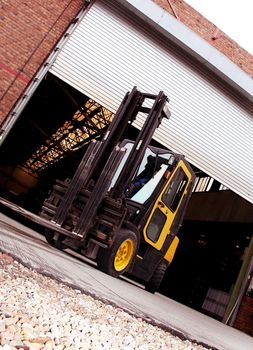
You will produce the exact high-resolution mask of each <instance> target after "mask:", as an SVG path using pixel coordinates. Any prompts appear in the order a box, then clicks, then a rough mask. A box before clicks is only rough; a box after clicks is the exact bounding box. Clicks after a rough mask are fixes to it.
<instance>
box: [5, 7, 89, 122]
mask: <svg viewBox="0 0 253 350" xmlns="http://www.w3.org/2000/svg"><path fill="white" fill-rule="evenodd" d="M83 4H84V1H83V0H61V1H58V0H45V1H40V0H33V1H26V0H19V1H16V0H1V2H0V43H1V45H0V81H1V84H0V124H1V122H2V121H3V120H4V119H5V117H6V115H7V114H8V112H9V111H10V110H11V108H12V107H13V105H14V104H15V102H16V101H17V99H18V98H19V96H20V95H21V93H22V92H23V91H24V89H25V88H26V87H27V85H28V83H29V81H30V80H31V78H32V77H33V76H34V74H35V73H36V71H37V70H38V69H39V67H40V66H41V64H42V63H43V61H44V60H45V58H46V57H47V56H48V55H49V53H50V52H51V51H52V48H53V47H54V45H55V44H56V43H57V41H58V40H59V38H60V37H61V35H62V34H63V33H64V31H65V30H66V28H67V27H68V25H69V23H70V22H71V21H72V19H73V18H74V17H75V16H76V14H77V13H78V11H79V10H80V9H81V8H82V6H83Z"/></svg>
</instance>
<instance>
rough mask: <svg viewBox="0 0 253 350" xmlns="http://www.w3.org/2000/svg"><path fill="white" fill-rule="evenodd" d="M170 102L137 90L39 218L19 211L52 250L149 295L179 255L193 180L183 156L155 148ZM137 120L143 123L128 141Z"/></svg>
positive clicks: (60, 183)
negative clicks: (135, 282)
mask: <svg viewBox="0 0 253 350" xmlns="http://www.w3.org/2000/svg"><path fill="white" fill-rule="evenodd" d="M167 103H168V98H167V96H166V95H165V94H164V93H163V92H162V91H160V92H159V94H158V95H152V94H148V93H142V92H140V91H138V90H137V88H136V87H135V88H133V90H132V91H131V92H129V93H127V94H126V96H125V98H124V99H123V101H122V103H121V105H120V107H119V109H118V111H117V112H116V114H115V116H114V118H113V120H112V122H111V123H110V125H109V126H108V127H107V128H106V130H104V132H103V135H102V136H101V138H100V140H96V141H94V142H90V144H89V146H88V147H87V149H86V151H85V153H84V155H83V158H82V159H81V161H80V163H79V166H78V168H77V170H76V172H75V174H74V176H73V177H72V179H67V180H65V181H60V180H57V181H56V183H55V185H54V186H53V188H52V190H51V191H50V193H49V196H48V198H47V199H45V201H44V203H43V206H42V208H41V211H40V215H39V216H38V215H35V214H33V213H30V212H28V211H26V210H22V211H20V210H19V212H21V214H23V215H24V216H26V217H28V218H30V219H31V220H33V221H35V222H36V223H38V224H40V225H42V226H43V227H44V228H45V233H44V234H45V237H46V239H47V241H48V242H49V243H50V244H51V245H53V246H55V247H57V248H59V249H66V248H71V249H74V250H76V251H78V252H79V253H81V254H83V255H84V256H86V257H88V258H90V259H93V260H95V261H96V262H97V265H98V268H99V269H100V270H101V271H104V272H105V273H107V274H109V275H111V276H114V277H118V276H120V275H122V274H124V273H127V274H128V275H129V274H130V275H132V276H135V277H136V278H138V279H141V280H142V281H143V282H144V283H145V286H146V290H148V291H149V292H151V293H155V292H156V291H157V289H158V288H159V285H160V283H161V281H162V278H163V276H164V274H165V271H166V269H167V267H168V266H169V265H170V263H171V262H172V259H173V257H174V254H175V251H176V249H177V246H178V243H179V239H178V237H177V234H178V231H179V228H180V225H181V223H182V220H183V216H184V212H185V209H186V206H187V203H188V201H189V198H190V196H191V192H192V188H193V184H194V180H195V174H194V172H193V170H192V169H191V167H190V165H189V164H188V163H187V162H186V160H185V159H184V157H183V156H182V155H179V154H175V153H173V152H171V151H168V150H165V149H161V148H157V147H153V146H150V145H149V144H150V142H151V140H152V136H153V134H154V132H155V130H156V128H157V127H158V126H159V124H160V123H161V122H162V119H163V118H169V115H170V113H169V110H168V106H167ZM138 115H141V118H142V119H143V120H144V123H143V126H142V127H141V130H140V131H139V133H138V136H137V138H136V139H135V140H127V139H125V133H126V130H127V129H128V128H129V126H130V125H132V123H133V122H134V121H135V120H136V117H137V116H138ZM10 207H12V209H13V208H14V206H11V205H10ZM14 210H15V208H14ZM17 211H18V210H17Z"/></svg>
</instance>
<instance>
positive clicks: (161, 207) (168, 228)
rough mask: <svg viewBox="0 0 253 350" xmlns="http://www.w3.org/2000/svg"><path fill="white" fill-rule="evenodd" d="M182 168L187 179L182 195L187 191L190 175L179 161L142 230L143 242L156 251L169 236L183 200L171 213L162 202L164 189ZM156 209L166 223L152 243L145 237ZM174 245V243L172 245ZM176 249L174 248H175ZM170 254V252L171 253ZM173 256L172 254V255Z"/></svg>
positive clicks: (182, 162) (181, 161)
mask: <svg viewBox="0 0 253 350" xmlns="http://www.w3.org/2000/svg"><path fill="white" fill-rule="evenodd" d="M180 167H181V168H182V169H183V171H184V172H185V174H186V176H187V177H188V184H187V186H186V187H185V190H184V193H186V192H187V191H188V187H189V182H190V181H191V178H192V175H191V173H190V171H189V170H188V168H187V166H186V165H185V163H184V161H183V160H180V161H179V162H178V164H177V166H176V168H175V169H174V171H173V173H172V174H171V176H170V178H169V179H168V181H167V183H166V185H165V186H164V188H163V190H162V191H161V193H160V195H159V197H158V199H157V201H156V202H155V204H154V207H153V209H152V211H151V213H150V216H149V218H148V220H147V222H146V225H145V227H144V230H143V236H144V239H145V241H146V242H147V243H148V244H150V245H151V246H153V247H154V248H155V249H157V250H161V249H162V246H163V244H164V242H165V240H166V238H167V236H168V235H169V234H170V231H171V226H172V224H173V221H174V218H175V216H176V214H177V212H178V211H179V210H180V207H181V202H182V199H183V197H184V196H183V195H182V197H181V200H180V202H179V205H178V207H177V209H176V210H175V211H174V212H173V211H171V210H170V209H169V208H168V207H167V206H166V205H165V204H164V203H163V202H162V196H163V193H164V192H165V191H166V189H167V188H168V186H169V185H170V183H171V180H172V179H173V175H174V174H175V173H176V171H177V169H178V168H180ZM156 209H159V210H160V211H161V212H162V213H163V214H164V215H165V216H166V222H165V224H164V227H163V229H162V231H161V232H160V236H159V238H158V239H157V241H156V242H153V241H152V240H151V239H149V237H148V236H147V227H148V225H149V223H150V221H151V218H152V216H153V214H154V212H155V210H156ZM174 244H175V243H174ZM175 249H176V248H175ZM171 252H172V251H171ZM166 254H168V256H169V254H172V253H168V252H167V253H166ZM173 255H174V254H173Z"/></svg>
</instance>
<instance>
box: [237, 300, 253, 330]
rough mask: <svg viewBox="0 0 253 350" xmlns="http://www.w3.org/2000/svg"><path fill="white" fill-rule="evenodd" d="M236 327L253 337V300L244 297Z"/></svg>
mask: <svg viewBox="0 0 253 350" xmlns="http://www.w3.org/2000/svg"><path fill="white" fill-rule="evenodd" d="M234 327H235V328H237V329H239V330H240V331H242V332H244V333H247V334H248V335H251V336H253V298H251V297H249V296H247V295H245V296H244V298H243V300H242V303H241V305H240V309H239V312H238V314H237V317H236V321H235V324H234Z"/></svg>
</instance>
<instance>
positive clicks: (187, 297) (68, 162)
mask: <svg viewBox="0 0 253 350" xmlns="http://www.w3.org/2000/svg"><path fill="white" fill-rule="evenodd" d="M112 117H113V115H112V113H111V112H110V111H108V110H106V109H105V108H103V107H102V106H100V105H99V104H98V103H96V101H92V100H90V99H89V97H88V96H84V95H83V94H82V93H80V92H79V91H77V90H75V89H74V88H72V87H70V86H69V85H67V84H66V83H64V82H63V81H61V80H59V79H58V78H57V77H55V76H54V75H52V74H51V73H48V74H47V75H46V76H45V78H44V79H43V80H42V82H41V83H40V85H39V87H38V88H37V90H36V91H35V93H34V95H33V96H32V97H31V99H30V101H29V102H28V103H27V105H26V107H25V109H24V110H23V112H22V114H21V115H20V117H19V118H18V120H17V121H16V123H15V124H14V126H13V128H12V130H11V131H10V133H9V135H8V136H7V138H6V140H5V141H4V143H3V145H2V146H1V147H0V159H1V163H0V196H1V197H3V198H5V199H7V200H9V201H11V202H14V203H16V204H18V205H20V206H21V207H24V208H26V209H28V210H30V211H32V212H34V213H38V212H39V211H40V208H41V206H42V203H43V201H44V199H45V198H46V197H47V194H48V192H49V191H50V188H51V187H52V185H53V183H54V182H55V180H56V179H61V180H65V179H66V178H71V177H72V176H73V174H74V172H75V169H76V168H77V166H78V164H79V161H80V158H81V156H82V155H83V153H84V152H85V149H86V146H87V145H88V144H89V142H90V140H91V139H99V138H100V137H101V135H102V133H103V129H104V128H106V126H107V125H108V124H109V123H110V120H111V119H112ZM136 133H137V130H136V129H134V128H133V127H131V128H129V130H128V134H127V137H129V138H131V137H135V135H136ZM154 144H156V145H157V143H156V142H155V141H154ZM193 168H194V170H195V172H196V175H197V182H196V186H195V192H194V193H193V195H192V198H191V200H190V203H189V206H188V210H187V213H186V216H185V220H184V223H183V225H182V228H181V230H180V233H179V237H180V245H179V248H178V251H177V253H176V256H175V259H174V261H173V263H172V265H171V267H170V268H169V269H168V271H167V273H166V276H165V278H164V280H163V283H162V285H161V287H160V290H159V291H160V292H161V293H162V294H164V295H167V296H169V297H171V298H173V299H174V300H176V301H179V302H181V303H183V304H185V305H188V306H190V307H192V308H194V309H196V310H199V311H202V312H204V313H206V314H209V315H210V316H212V317H214V318H216V319H219V320H222V318H223V316H224V313H225V310H226V307H227V305H228V303H229V297H230V296H231V293H232V290H233V287H234V286H235V284H236V281H237V278H238V274H239V272H240V269H241V267H242V265H243V261H244V258H245V254H246V250H247V248H248V247H249V245H250V242H251V239H252V234H253V216H252V204H250V203H249V202H247V201H246V200H244V199H243V198H241V197H239V196H238V195H237V194H235V193H233V192H232V191H230V190H229V189H228V188H226V187H225V186H223V185H222V184H220V183H218V182H217V181H216V180H214V179H211V178H210V177H209V176H208V174H205V173H203V172H202V171H201V169H197V168H195V167H193ZM238 208H239V209H238Z"/></svg>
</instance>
